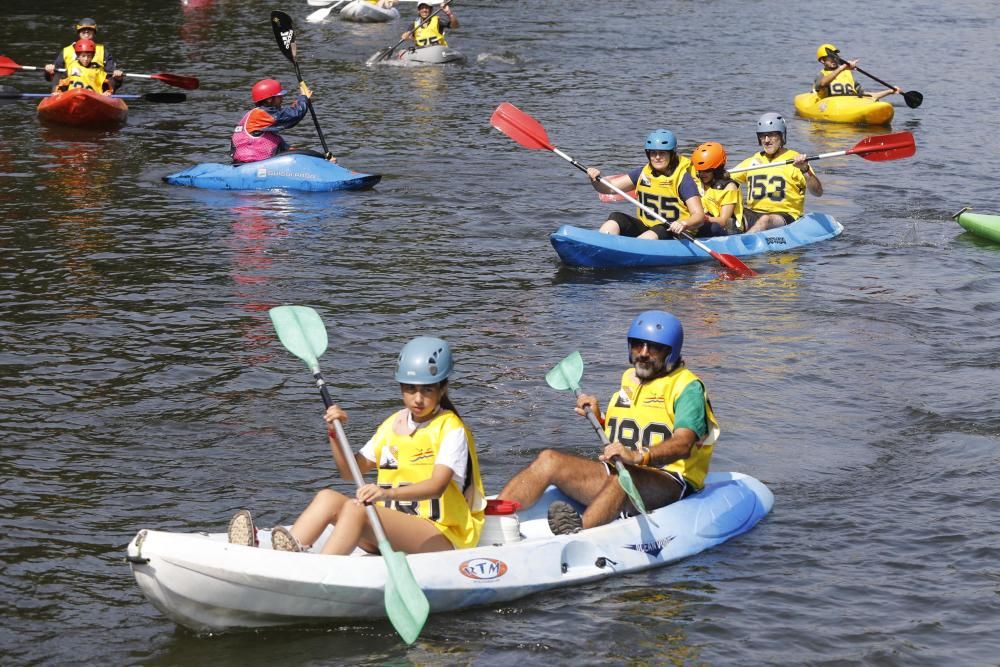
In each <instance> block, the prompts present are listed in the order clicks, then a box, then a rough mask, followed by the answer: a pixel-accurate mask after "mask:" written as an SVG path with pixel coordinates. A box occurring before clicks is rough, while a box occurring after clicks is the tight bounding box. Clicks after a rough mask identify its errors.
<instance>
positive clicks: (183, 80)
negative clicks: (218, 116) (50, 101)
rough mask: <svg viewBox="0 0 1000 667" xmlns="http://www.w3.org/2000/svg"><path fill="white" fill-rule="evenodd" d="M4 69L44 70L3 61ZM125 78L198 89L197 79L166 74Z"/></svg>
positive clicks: (63, 69) (1, 64) (59, 69)
mask: <svg viewBox="0 0 1000 667" xmlns="http://www.w3.org/2000/svg"><path fill="white" fill-rule="evenodd" d="M4 69H11V70H14V69H23V70H28V71H30V72H37V71H42V70H44V69H45V68H44V67H35V66H34V65H18V64H16V63H14V62H10V63H7V62H6V61H5V62H2V63H0V70H4ZM56 71H57V72H60V73H62V74H65V73H66V69H65V68H63V67H60V68H58V69H56ZM125 76H133V77H138V78H140V79H156V80H157V81H162V82H163V83H166V84H167V85H170V86H177V87H178V88H186V89H188V90H194V89H195V88H197V87H198V79H196V78H195V77H193V76H181V75H180V74H166V73H162V74H136V73H135V72H125Z"/></svg>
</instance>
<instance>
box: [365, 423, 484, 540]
mask: <svg viewBox="0 0 1000 667" xmlns="http://www.w3.org/2000/svg"><path fill="white" fill-rule="evenodd" d="M406 416H407V415H406V410H405V409H404V410H401V411H399V412H397V413H396V414H394V415H392V416H390V417H389V418H388V419H386V420H385V421H384V422H382V425H381V426H379V427H378V430H377V431H376V432H375V435H374V438H375V442H376V443H377V444H376V445H375V460H376V461H378V462H379V466H380V467H379V470H378V485H379V486H381V487H383V488H392V487H397V486H406V485H408V484H415V483H417V482H423V481H425V480H428V479H430V477H431V474H432V473H433V471H434V461H435V460H436V459H437V454H438V450H439V449H440V447H441V441H442V440H443V439H444V437H445V435H446V434H447V433H449V432H451V431H453V430H455V429H457V428H461V429H464V430H465V438H466V440H467V441H468V443H469V466H468V468H467V470H466V471H465V475H466V477H465V479H466V489H465V490H464V491H463V489H460V488H458V485H457V484H455V482H454V480H452V481H450V482H448V486H447V487H445V490H444V493H443V494H442V495H441V497H440V498H432V499H430V500H415V501H405V500H403V501H386V502H385V503H384V504H385V506H386V507H391V508H393V509H396V510H399V511H400V512H405V513H407V514H415V515H417V516H420V517H423V518H425V519H429V520H430V521H432V522H433V523H434V526H435V527H436V528H437V529H438V530H440V531H441V534H442V535H444V536H445V537H446V538H447V539H448V541H450V542H451V543H452V544H453V545H454V546H455V548H456V549H466V548H469V547H474V546H476V545H477V544H478V543H479V535H480V533H482V530H483V522H484V521H485V510H486V492H485V491H484V489H483V480H482V477H481V476H480V474H479V459H478V457H477V456H476V444H475V441H474V440H473V438H472V433H470V432H469V429H468V428H466V427H465V424H463V423H462V420H461V419H459V417H458V415H456V414H455V413H454V412H451V411H450V410H441V411H440V412H438V414H437V415H435V416H434V417H433V418H432V419H431V421H430V423H428V424H425V425H423V426H422V427H421V428H419V429H417V430H416V432H414V433H413V434H411V435H402V434H401V433H398V432H397V430H398V431H404V430H405V429H406ZM397 424H399V425H401V426H402V428H399V429H397ZM384 447H389V453H390V454H391V455H392V456H390V457H388V461H389V463H388V464H387V465H386V467H385V468H383V467H381V466H382V465H383V462H382V449H383V448H384Z"/></svg>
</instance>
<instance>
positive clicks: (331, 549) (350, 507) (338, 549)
mask: <svg viewBox="0 0 1000 667" xmlns="http://www.w3.org/2000/svg"><path fill="white" fill-rule="evenodd" d="M375 511H376V512H378V516H379V519H380V521H381V522H382V528H383V530H385V534H386V537H388V538H389V544H391V545H392V548H393V549H394V550H398V551H402V552H403V553H408V554H415V553H424V552H428V551H448V550H450V549H452V548H453V547H452V544H451V542H449V541H448V538H446V537H445V536H444V535H442V534H441V531H439V530H438V529H437V528H436V527H435V526H434V524H433V523H431V522H430V521H429V520H427V519H424V518H421V517H418V516H416V515H413V514H404V513H402V512H397V511H396V510H392V509H388V508H386V507H381V506H379V507H376V508H375ZM339 518H340V520H339V521H338V522H337V526H336V527H335V528H334V530H333V535H331V536H330V539H328V540H327V541H326V544H324V545H323V553H324V554H339V555H342V556H346V555H348V554H349V553H351V552H352V551H354V548H355V547H357V546H359V545H360V546H361V547H362V548H363V549H365V550H367V551H375V550H376V549H377V541H376V538H375V531H373V530H372V528H371V526H370V525H369V524H368V514H367V512H366V510H365V507H364V506H363V505H359V504H358V503H355V502H353V501H350V502H348V503H346V504H345V505H344V506H343V507H342V508H341V510H340V517H339Z"/></svg>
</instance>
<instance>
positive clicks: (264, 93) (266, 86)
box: [250, 79, 288, 103]
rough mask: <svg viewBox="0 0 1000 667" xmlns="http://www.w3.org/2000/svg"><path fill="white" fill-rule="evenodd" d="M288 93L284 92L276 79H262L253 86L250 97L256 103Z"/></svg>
mask: <svg viewBox="0 0 1000 667" xmlns="http://www.w3.org/2000/svg"><path fill="white" fill-rule="evenodd" d="M287 92H288V91H287V90H283V89H282V88H281V84H280V83H278V82H277V81H275V80H274V79H261V80H260V81H258V82H257V83H255V84H253V88H252V89H251V90H250V96H251V97H252V98H253V101H254V102H255V103H256V102H260V101H261V100H266V99H267V98H269V97H275V96H277V95H284V94H286V93H287Z"/></svg>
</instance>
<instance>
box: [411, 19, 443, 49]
mask: <svg viewBox="0 0 1000 667" xmlns="http://www.w3.org/2000/svg"><path fill="white" fill-rule="evenodd" d="M439 18H440V17H438V16H432V17H431V18H430V19H429V20H428V21H427V23H425V24H423V25H420V19H417V20H416V21H414V22H413V43H414V44H416V45H417V46H418V47H420V46H433V45H435V44H437V45H440V46H448V42H446V41H444V33H443V32H441V22H440V21H439V20H438V19H439Z"/></svg>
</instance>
